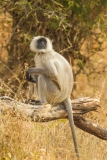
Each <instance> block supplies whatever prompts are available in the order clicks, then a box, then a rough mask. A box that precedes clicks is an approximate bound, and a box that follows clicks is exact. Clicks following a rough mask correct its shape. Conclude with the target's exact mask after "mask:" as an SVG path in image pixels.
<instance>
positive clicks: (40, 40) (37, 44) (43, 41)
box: [30, 36, 52, 52]
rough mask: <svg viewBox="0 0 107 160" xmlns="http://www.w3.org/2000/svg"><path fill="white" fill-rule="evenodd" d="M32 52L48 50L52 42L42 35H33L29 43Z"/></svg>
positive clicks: (50, 48)
mask: <svg viewBox="0 0 107 160" xmlns="http://www.w3.org/2000/svg"><path fill="white" fill-rule="evenodd" d="M30 49H31V50H32V51H33V52H48V51H51V50H52V42H51V41H50V39H49V38H47V37H44V36H37V37H34V38H33V39H32V41H31V43H30Z"/></svg>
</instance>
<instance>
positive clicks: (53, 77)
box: [26, 36, 79, 159]
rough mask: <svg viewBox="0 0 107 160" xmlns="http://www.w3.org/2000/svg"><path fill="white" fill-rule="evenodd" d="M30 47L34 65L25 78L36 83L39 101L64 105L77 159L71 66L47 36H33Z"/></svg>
mask: <svg viewBox="0 0 107 160" xmlns="http://www.w3.org/2000/svg"><path fill="white" fill-rule="evenodd" d="M30 49H31V51H33V52H36V55H35V58H34V61H35V67H34V68H30V69H28V71H27V72H26V78H27V80H28V81H30V82H34V83H37V92H38V96H39V99H40V102H41V103H50V104H59V103H63V104H64V106H65V107H66V109H67V112H68V119H69V122H70V127H71V131H72V136H73V141H74V146H75V151H76V154H77V157H78V159H79V151H78V145H77V140H76V134H75V128H74V120H73V113H72V104H71V99H70V94H71V92H72V87H73V73H72V69H71V66H70V64H69V63H68V61H67V60H66V59H65V58H64V57H63V56H61V55H60V54H59V53H57V52H55V51H54V50H53V47H52V43H51V41H50V39H49V38H47V37H44V36H37V37H34V38H33V40H32V41H31V43H30Z"/></svg>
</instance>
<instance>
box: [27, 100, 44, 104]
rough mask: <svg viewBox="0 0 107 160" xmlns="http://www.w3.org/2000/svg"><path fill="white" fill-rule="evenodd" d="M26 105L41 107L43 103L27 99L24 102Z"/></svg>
mask: <svg viewBox="0 0 107 160" xmlns="http://www.w3.org/2000/svg"><path fill="white" fill-rule="evenodd" d="M25 103H26V104H32V105H42V104H44V103H42V102H41V101H40V100H34V99H28V100H26V101H25Z"/></svg>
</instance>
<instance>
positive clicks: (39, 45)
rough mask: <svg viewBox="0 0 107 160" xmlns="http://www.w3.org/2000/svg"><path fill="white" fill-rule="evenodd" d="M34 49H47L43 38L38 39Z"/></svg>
mask: <svg viewBox="0 0 107 160" xmlns="http://www.w3.org/2000/svg"><path fill="white" fill-rule="evenodd" d="M36 47H37V49H46V47H47V41H46V39H45V38H40V39H38V40H37V44H36Z"/></svg>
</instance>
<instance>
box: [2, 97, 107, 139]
mask: <svg viewBox="0 0 107 160" xmlns="http://www.w3.org/2000/svg"><path fill="white" fill-rule="evenodd" d="M72 106H73V116H74V123H75V125H76V126H77V127H78V128H80V129H82V130H83V131H85V132H88V133H90V134H92V135H94V136H96V137H98V138H100V139H103V140H107V130H106V129H103V128H102V127H100V126H97V125H96V124H94V123H91V122H89V121H87V120H85V119H84V118H83V116H82V115H83V114H85V113H87V112H90V111H97V109H98V108H99V107H100V105H99V100H98V99H91V98H80V99H75V100H72ZM0 112H1V114H7V113H8V112H9V113H10V114H11V115H12V116H17V117H19V118H22V119H24V120H28V119H30V120H31V121H34V122H48V121H52V120H56V119H62V118H67V111H66V108H65V107H64V106H63V105H61V104H58V105H56V106H53V105H50V104H46V105H31V104H25V103H22V102H18V101H16V100H13V99H11V98H10V97H7V96H3V97H0Z"/></svg>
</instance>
